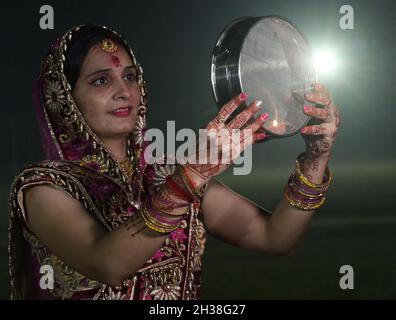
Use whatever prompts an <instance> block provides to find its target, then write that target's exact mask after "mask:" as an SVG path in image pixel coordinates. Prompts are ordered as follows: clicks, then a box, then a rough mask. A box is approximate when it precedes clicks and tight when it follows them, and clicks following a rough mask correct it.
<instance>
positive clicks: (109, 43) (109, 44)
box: [100, 38, 118, 53]
mask: <svg viewBox="0 0 396 320" xmlns="http://www.w3.org/2000/svg"><path fill="white" fill-rule="evenodd" d="M100 47H101V49H102V50H103V51H106V52H108V53H113V52H115V51H117V49H118V47H117V44H116V43H115V42H114V41H113V40H111V39H109V38H106V39H103V40H102V42H101V44H100Z"/></svg>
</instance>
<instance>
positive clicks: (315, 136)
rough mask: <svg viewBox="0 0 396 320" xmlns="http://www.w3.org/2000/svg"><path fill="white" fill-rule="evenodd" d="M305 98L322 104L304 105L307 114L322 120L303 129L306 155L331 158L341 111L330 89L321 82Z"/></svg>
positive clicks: (315, 157) (313, 157)
mask: <svg viewBox="0 0 396 320" xmlns="http://www.w3.org/2000/svg"><path fill="white" fill-rule="evenodd" d="M305 100H307V101H309V102H312V103H315V105H319V106H322V107H316V106H304V112H305V113H306V114H307V115H309V116H311V117H313V118H315V119H318V120H319V121H320V122H321V123H320V124H316V125H311V126H305V127H303V128H302V129H301V133H302V136H303V138H304V140H305V143H306V147H307V150H306V153H305V155H306V157H307V158H311V159H319V158H329V157H330V152H331V148H332V146H333V143H334V141H335V138H336V134H337V131H338V128H339V126H340V111H339V110H338V108H337V107H336V105H335V104H334V102H333V99H332V97H331V95H330V92H329V90H328V89H327V88H326V87H325V86H323V85H322V84H319V83H316V84H315V85H314V90H313V91H312V92H311V93H307V94H305Z"/></svg>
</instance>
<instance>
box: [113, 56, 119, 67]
mask: <svg viewBox="0 0 396 320" xmlns="http://www.w3.org/2000/svg"><path fill="white" fill-rule="evenodd" d="M111 62H112V63H113V65H114V66H115V67H121V63H120V59H118V57H117V56H113V55H112V56H111Z"/></svg>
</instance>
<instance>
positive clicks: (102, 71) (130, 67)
mask: <svg viewBox="0 0 396 320" xmlns="http://www.w3.org/2000/svg"><path fill="white" fill-rule="evenodd" d="M126 69H133V70H136V68H135V66H132V65H130V66H126V67H125V68H124V70H126ZM111 70H112V69H111V68H108V69H99V70H96V71H94V72H92V73H90V74H89V75H87V76H86V77H85V78H89V77H91V76H93V75H95V74H98V73H106V72H109V71H111Z"/></svg>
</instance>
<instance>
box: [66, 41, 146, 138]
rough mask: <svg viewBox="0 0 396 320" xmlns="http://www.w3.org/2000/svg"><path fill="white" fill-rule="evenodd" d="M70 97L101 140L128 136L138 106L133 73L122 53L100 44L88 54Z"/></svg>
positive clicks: (136, 86)
mask: <svg viewBox="0 0 396 320" xmlns="http://www.w3.org/2000/svg"><path fill="white" fill-rule="evenodd" d="M72 95H73V97H74V100H75V101H76V103H77V106H78V108H79V109H80V111H81V113H82V115H83V117H84V119H85V121H86V122H87V123H88V125H89V126H90V128H91V129H92V130H93V131H94V132H95V133H96V134H97V136H98V137H99V138H100V139H101V140H109V139H118V138H120V137H123V136H126V135H128V134H129V133H130V132H131V131H132V129H133V128H134V126H135V120H136V116H137V110H138V107H139V104H140V90H139V86H138V83H137V79H136V69H135V68H134V66H133V63H132V60H131V58H130V56H129V55H128V53H127V52H126V51H125V49H124V48H123V47H122V46H121V45H118V49H117V50H116V51H115V52H113V53H108V52H106V51H104V50H102V49H101V46H100V43H99V44H97V45H94V46H93V47H92V48H91V49H90V51H89V52H88V54H87V56H86V58H85V60H84V62H83V64H82V66H81V70H80V75H79V78H78V80H77V82H76V84H75V86H74V88H73V91H72Z"/></svg>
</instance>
